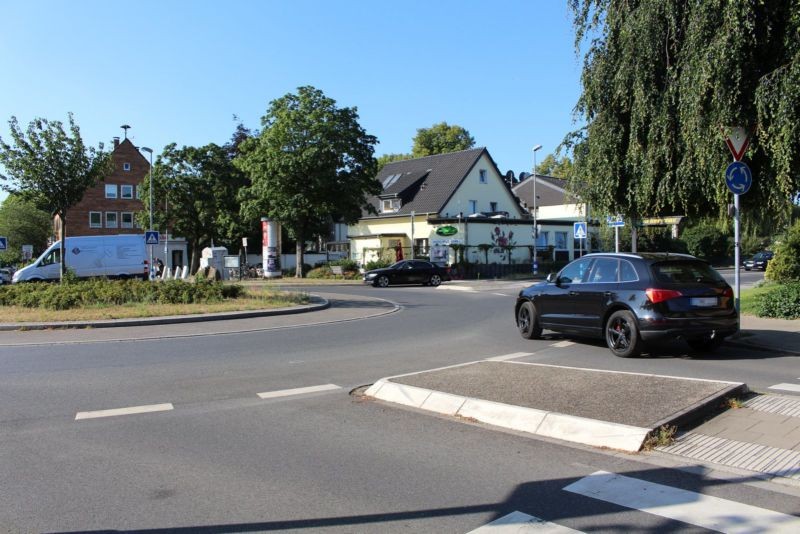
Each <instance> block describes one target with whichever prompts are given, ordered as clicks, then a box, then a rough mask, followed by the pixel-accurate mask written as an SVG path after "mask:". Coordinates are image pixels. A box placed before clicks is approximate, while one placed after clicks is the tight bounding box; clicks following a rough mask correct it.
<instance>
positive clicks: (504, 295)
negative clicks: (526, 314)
mask: <svg viewBox="0 0 800 534" xmlns="http://www.w3.org/2000/svg"><path fill="white" fill-rule="evenodd" d="M492 295H497V296H498V297H510V296H511V295H506V294H505V293H492Z"/></svg>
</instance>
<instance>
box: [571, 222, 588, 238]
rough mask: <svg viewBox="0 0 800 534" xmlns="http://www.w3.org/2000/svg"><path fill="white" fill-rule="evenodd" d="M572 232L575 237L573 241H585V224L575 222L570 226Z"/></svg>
mask: <svg viewBox="0 0 800 534" xmlns="http://www.w3.org/2000/svg"><path fill="white" fill-rule="evenodd" d="M572 230H573V233H574V235H575V239H586V223H585V222H576V223H573V225H572Z"/></svg>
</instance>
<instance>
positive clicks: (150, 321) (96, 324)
mask: <svg viewBox="0 0 800 534" xmlns="http://www.w3.org/2000/svg"><path fill="white" fill-rule="evenodd" d="M311 299H312V301H316V302H312V303H311V304H302V305H300V306H293V307H291V308H274V309H270V310H245V311H236V312H219V313H204V314H198V315H170V316H166V317H142V318H134V319H106V320H101V321H55V322H50V323H45V322H42V323H2V324H0V331H6V332H7V331H12V330H54V329H63V328H115V327H124V326H154V325H165V324H178V323H201V322H206V321H224V320H227V319H250V318H253V317H270V316H275V315H295V314H299V313H308V312H314V311H319V310H324V309H327V308H329V307H330V305H331V303H330V302H329V301H328V300H327V299H324V298H322V297H319V296H313V295H312V296H311Z"/></svg>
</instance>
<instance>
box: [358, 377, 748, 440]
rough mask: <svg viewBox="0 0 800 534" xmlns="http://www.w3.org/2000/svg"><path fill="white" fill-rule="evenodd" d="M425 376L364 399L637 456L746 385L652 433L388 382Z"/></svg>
mask: <svg viewBox="0 0 800 534" xmlns="http://www.w3.org/2000/svg"><path fill="white" fill-rule="evenodd" d="M471 363H477V362H470V363H467V364H459V365H455V366H450V367H460V366H462V365H471ZM442 369H446V368H442ZM435 370H439V369H435ZM425 372H429V371H422V372H420V373H408V374H405V375H398V376H394V377H387V378H381V379H380V380H378V381H377V382H376V383H375V384H373V385H372V386H370V387H369V388H368V389H367V390H366V391H365V393H364V394H365V395H367V396H370V397H374V398H376V399H380V400H383V401H386V402H393V403H396V404H401V405H404V406H410V407H413V408H418V409H420V410H426V411H430V412H434V413H438V414H442V415H449V416H455V417H463V418H467V419H473V420H476V421H480V422H482V423H487V424H490V425H494V426H498V427H501V428H508V429H511V430H518V431H522V432H527V433H529V434H533V435H536V436H543V437H548V438H555V439H560V440H564V441H570V442H573V443H581V444H583V445H590V446H593V447H607V448H611V449H617V450H623V451H627V452H638V451H639V450H641V448H642V446H643V445H644V442H645V440H646V439H647V436H648V435H649V434H650V433H651V432H653V431H655V430H656V429H658V428H660V427H661V426H663V425H668V424H672V425H674V424H679V423H683V422H685V421H689V420H692V419H696V418H697V417H699V416H700V414H702V413H704V412H705V411H710V408H711V407H714V408H716V406H718V404H719V399H721V398H724V397H726V396H729V395H731V394H733V393H735V392H737V391H740V390H745V391H747V385H746V384H743V383H731V385H730V386H729V387H727V388H725V389H724V390H721V391H719V392H717V393H715V394H714V395H710V396H708V397H706V398H704V399H702V400H701V401H698V402H696V403H693V404H692V405H690V406H687V407H686V408H684V409H682V410H680V411H678V412H676V413H674V414H672V415H671V416H669V417H667V418H665V419H662V420H661V421H658V422H657V423H655V424H654V425H653V426H652V427H638V426H632V425H625V424H621V423H612V422H608V421H602V420H599V419H589V418H586V417H579V416H574V415H568V414H563V413H557V412H550V411H544V410H538V409H535V408H527V407H522V406H513V405H510V404H503V403H499V402H494V401H489V400H484V399H478V398H473V397H466V396H461V395H454V394H451V393H443V392H440V391H434V390H430V389H425V388H420V387H417V386H410V385H407V384H400V383H396V382H392V381H391V379H392V378H400V377H402V376H410V375H416V374H422V373H425ZM652 376H659V375H652ZM669 378H675V377H669ZM690 380H693V379H690Z"/></svg>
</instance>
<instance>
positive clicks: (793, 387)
mask: <svg viewBox="0 0 800 534" xmlns="http://www.w3.org/2000/svg"><path fill="white" fill-rule="evenodd" d="M769 389H778V390H781V391H793V392H795V393H800V384H775V385H774V386H770V387H769Z"/></svg>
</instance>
